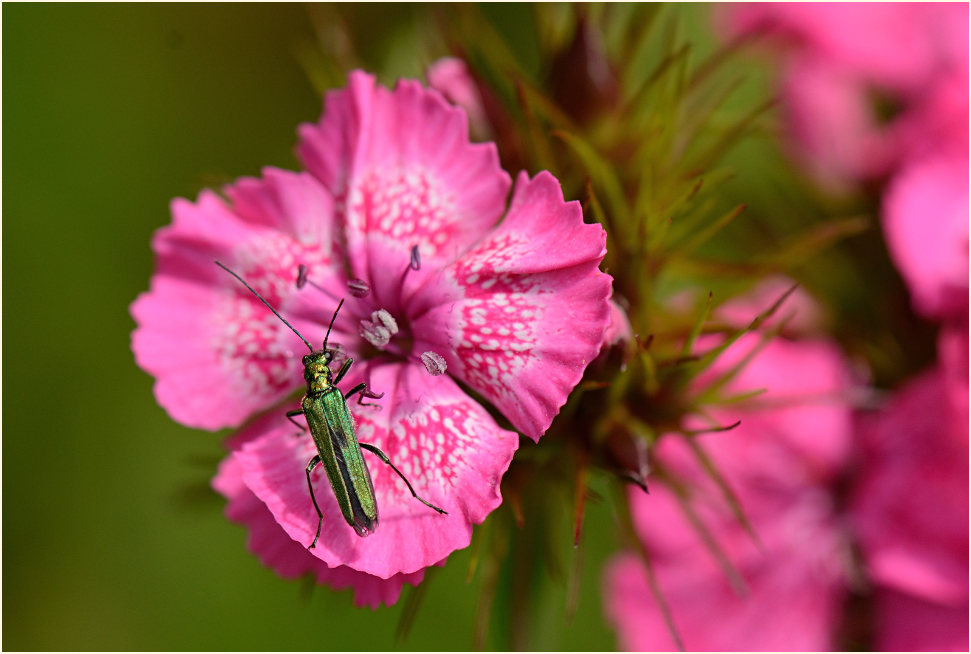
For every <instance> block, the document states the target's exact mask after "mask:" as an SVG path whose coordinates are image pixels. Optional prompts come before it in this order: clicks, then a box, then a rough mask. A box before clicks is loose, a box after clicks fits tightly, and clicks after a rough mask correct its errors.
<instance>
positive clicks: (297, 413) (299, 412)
mask: <svg viewBox="0 0 971 654" xmlns="http://www.w3.org/2000/svg"><path fill="white" fill-rule="evenodd" d="M302 415H303V409H294V410H293V411H287V420H289V421H290V422H292V423H293V424H295V425H296V426H297V427H300V429H302V430H303V431H307V427H306V426H305V425H301V424H300V423H299V422H297V421H296V420H294V419H293V417H294V416H302Z"/></svg>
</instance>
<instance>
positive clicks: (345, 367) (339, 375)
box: [334, 357, 354, 384]
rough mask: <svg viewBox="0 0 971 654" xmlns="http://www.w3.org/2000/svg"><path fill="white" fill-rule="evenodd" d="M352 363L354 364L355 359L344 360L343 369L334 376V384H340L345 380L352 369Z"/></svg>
mask: <svg viewBox="0 0 971 654" xmlns="http://www.w3.org/2000/svg"><path fill="white" fill-rule="evenodd" d="M352 363H354V359H353V358H351V357H347V358H346V359H344V363H342V364H341V367H340V369H339V370H338V371H337V374H336V375H334V383H335V384H339V383H340V381H341V380H342V379H344V375H346V374H347V371H348V370H350V369H351V364H352Z"/></svg>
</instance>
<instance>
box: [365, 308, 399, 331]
mask: <svg viewBox="0 0 971 654" xmlns="http://www.w3.org/2000/svg"><path fill="white" fill-rule="evenodd" d="M371 322H373V323H374V324H379V323H380V324H381V325H384V327H385V328H386V329H387V330H388V331H389V332H391V334H392V335H394V334H397V333H398V323H397V322H395V319H394V316H392V315H391V314H390V313H388V312H387V311H385V310H384V309H378V310H377V311H374V312H372V313H371Z"/></svg>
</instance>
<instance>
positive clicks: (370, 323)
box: [358, 309, 398, 348]
mask: <svg viewBox="0 0 971 654" xmlns="http://www.w3.org/2000/svg"><path fill="white" fill-rule="evenodd" d="M358 333H359V334H360V335H361V338H363V339H364V340H365V341H367V342H368V343H370V344H371V345H373V346H374V347H377V348H382V347H384V346H385V345H387V344H388V343H389V342H390V341H391V337H392V336H394V335H395V334H397V333H398V323H397V322H395V319H394V317H393V316H392V315H391V314H390V313H388V312H387V311H385V310H384V309H378V310H377V311H374V312H372V313H371V319H370V320H362V321H361V329H360V331H359V332H358Z"/></svg>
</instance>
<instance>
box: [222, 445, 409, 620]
mask: <svg viewBox="0 0 971 654" xmlns="http://www.w3.org/2000/svg"><path fill="white" fill-rule="evenodd" d="M212 486H213V488H214V489H216V491H217V492H219V493H220V494H221V495H223V497H225V498H226V499H227V500H229V503H228V504H227V505H226V517H227V518H229V519H230V520H232V521H233V522H236V523H237V524H241V525H244V526H246V527H247V529H248V531H249V537H248V539H247V545H248V547H249V550H250V551H251V552H253V554H255V555H256V556H257V557H258V558H259V559H260V561H262V563H263V565H265V566H267V567H269V568H272V569H273V570H274V571H275V572H276V573H277V574H279V575H280V576H281V577H283V578H285V579H296V578H299V577H302V576H303V575H305V574H308V573H310V574H312V575H314V577H315V578H316V579H317V583H319V584H324V585H327V586H330V587H331V588H334V589H335V590H342V589H344V588H353V589H354V603H355V604H356V605H357V606H370V607H371V608H377V607H378V606H380V605H381V604H385V605H386V606H391V605H392V604H394V603H395V602H397V601H398V597H399V596H400V595H401V588H402V586H403V585H404V584H405V583H407V584H410V585H412V586H417V585H418V584H419V583H421V580H422V578H423V577H424V576H425V573H424V571H423V570H419V571H418V572H414V573H412V574H408V575H403V574H398V575H394V576H393V577H391V578H390V579H379V578H378V577H375V576H373V575H369V574H366V573H363V572H358V571H357V570H352V569H351V568H347V567H344V566H340V567H336V568H329V567H327V565H326V564H325V563H324V562H323V561H321V560H320V559H318V558H317V557H315V556H314V555H312V554H311V553H310V552H308V551H307V548H305V547H304V546H303V545H301V544H300V543H298V542H296V541H295V540H292V539H291V538H290V537H289V536H288V535H287V534H286V532H285V531H283V529H281V528H280V525H278V524H277V523H276V521H274V519H273V514H272V513H270V511H269V509H267V508H266V505H265V504H263V502H261V501H260V500H259V498H257V497H256V495H254V494H253V493H252V491H250V490H249V489H248V488H247V487H246V485H245V484H244V483H243V471H242V468H241V466H240V465H239V462H238V461H237V460H236V458H235V457H233V456H229V457H227V458H226V459H225V460H224V461H223V462H222V463H221V464H220V466H219V472H218V474H217V475H216V477H215V478H214V479H213V480H212Z"/></svg>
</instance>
